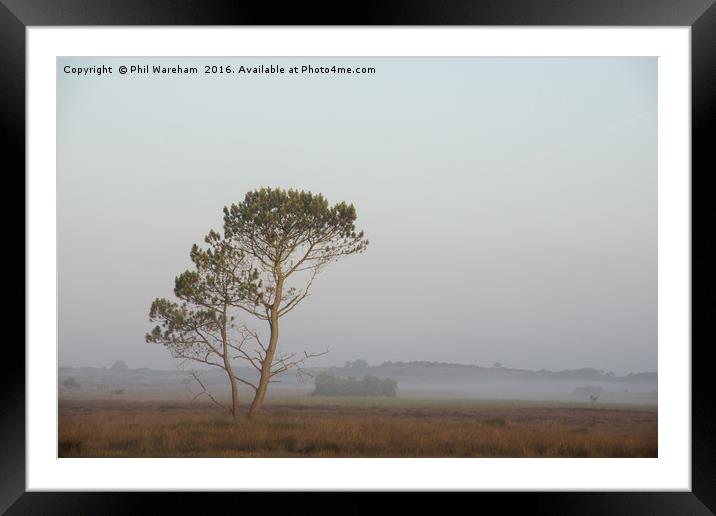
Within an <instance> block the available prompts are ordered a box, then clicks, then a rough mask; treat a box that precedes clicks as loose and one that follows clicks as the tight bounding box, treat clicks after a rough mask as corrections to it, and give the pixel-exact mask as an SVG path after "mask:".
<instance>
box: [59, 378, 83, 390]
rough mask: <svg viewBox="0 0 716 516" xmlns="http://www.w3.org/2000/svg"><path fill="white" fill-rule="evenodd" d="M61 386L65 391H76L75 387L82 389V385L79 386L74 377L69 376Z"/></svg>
mask: <svg viewBox="0 0 716 516" xmlns="http://www.w3.org/2000/svg"><path fill="white" fill-rule="evenodd" d="M62 386H63V387H65V388H67V389H76V388H77V387H82V384H80V382H78V381H77V380H76V379H75V377H74V376H70V377H69V378H65V380H64V381H63V382H62Z"/></svg>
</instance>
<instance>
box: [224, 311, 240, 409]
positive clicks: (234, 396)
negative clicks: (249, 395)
mask: <svg viewBox="0 0 716 516" xmlns="http://www.w3.org/2000/svg"><path fill="white" fill-rule="evenodd" d="M221 340H222V341H223V346H224V350H223V351H224V369H226V374H227V375H228V376H229V382H230V383H231V417H232V419H233V420H234V421H236V419H238V417H239V389H238V386H237V382H236V378H234V371H233V369H231V354H230V353H229V345H228V340H229V339H228V332H227V331H226V306H224V326H223V327H222V329H221Z"/></svg>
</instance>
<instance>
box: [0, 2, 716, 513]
mask: <svg viewBox="0 0 716 516" xmlns="http://www.w3.org/2000/svg"><path fill="white" fill-rule="evenodd" d="M713 4H714V1H713V0H600V1H594V0H539V1H537V0H488V1H484V0H483V1H468V0H463V1H459V2H458V1H456V2H445V1H442V2H441V1H440V0H399V1H390V0H383V1H364V2H355V3H353V2H349V3H346V4H343V10H337V8H336V5H337V4H336V3H328V2H322V1H318V2H314V3H312V4H304V3H299V2H294V3H291V4H287V5H282V6H280V7H279V6H277V5H276V3H274V2H271V3H269V2H265V3H263V4H259V3H256V4H248V3H238V2H234V1H231V0H204V1H201V2H200V1H191V0H125V1H118V0H94V1H92V2H87V1H86V0H0V110H1V111H2V118H1V120H2V122H1V125H0V127H1V131H2V140H0V141H2V142H3V143H4V147H5V150H4V152H3V157H4V158H5V162H6V163H8V165H7V168H5V177H6V178H9V177H10V176H14V177H20V176H21V175H22V177H24V171H25V29H26V28H27V27H32V26H83V25H98V26H117V25H158V26H162V25H239V26H245V25H338V26H341V25H463V26H467V25H512V26H524V25H530V26H560V25H561V26H587V25H602V26H689V27H691V38H692V41H691V51H692V54H691V73H692V85H691V93H692V175H691V180H692V221H693V223H692V232H693V230H695V229H696V228H697V227H700V225H701V224H703V222H702V221H704V220H707V216H708V212H707V211H706V210H707V209H709V208H707V206H708V204H707V203H706V200H705V199H701V200H700V201H698V202H697V197H699V196H705V195H709V193H708V190H707V189H704V188H702V189H699V188H698V186H699V185H700V184H701V183H702V182H703V181H704V180H702V178H704V177H707V175H708V174H709V173H711V172H712V171H713V170H714V166H713V165H714V159H713V156H714V154H715V153H714V151H713V150H712V147H713V144H712V142H711V139H710V138H709V136H710V134H712V133H713V131H710V130H709V129H713V128H714V125H716V102H715V100H716V6H714V5H713ZM21 171H22V172H21ZM694 186H695V188H694ZM22 188H23V191H24V182H23V184H22ZM5 211H7V213H6V214H5V220H6V221H14V220H16V219H17V211H16V210H13V211H9V210H8V209H7V208H6V209H5ZM709 211H713V209H709ZM15 225H16V226H19V225H18V224H15ZM8 238H10V237H9V236H8ZM711 241H712V237H706V238H704V239H703V240H701V241H700V240H697V239H693V235H692V256H693V258H692V278H693V273H694V271H699V272H700V273H703V272H705V271H708V270H709V268H710V267H709V265H710V266H711V267H712V266H713V263H714V256H713V252H711V253H710V254H708V255H707V254H705V253H704V251H712V250H713V248H714V246H713V245H710V244H709V242H711ZM697 251H699V252H698V253H697ZM25 258H27V257H26V256H25ZM14 259H15V260H19V257H17V256H14ZM25 270H26V269H25ZM709 279H710V278H709ZM710 287H712V283H711V282H710V281H707V279H706V278H705V277H704V276H701V277H700V281H699V282H693V281H692V297H698V294H699V293H706V292H707V291H710V290H712V289H711V288H710ZM695 295H696V296H695ZM706 310H708V307H707V306H706V304H705V303H703V304H700V305H695V304H694V303H692V321H693V322H692V334H693V338H692V397H693V402H692V403H693V404H692V491H690V492H656V491H653V492H609V493H607V492H550V493H544V492H532V493H519V494H517V493H501V494H498V493H469V494H465V495H461V496H471V497H474V496H478V497H480V501H479V502H478V504H479V506H480V507H482V508H485V507H487V502H488V501H489V502H490V504H492V503H496V504H499V507H500V509H501V511H505V510H506V511H507V512H508V513H509V512H511V509H515V508H524V509H525V510H529V511H530V513H532V514H543V513H544V514H570V515H571V514H581V515H590V514H632V515H634V514H650V515H659V514H665V515H666V514H669V515H671V514H713V513H714V511H716V423H715V422H714V417H713V415H714V412H715V410H714V407H716V404H715V403H713V401H712V400H711V399H709V393H710V387H711V385H710V381H711V378H710V375H711V372H710V369H711V368H712V365H711V363H710V362H709V361H708V360H707V359H706V355H707V351H708V348H709V342H708V340H710V339H708V338H698V337H697V335H698V334H697V332H695V331H694V330H697V329H699V328H700V327H701V326H703V325H705V321H706V317H707V314H708V312H707V311H706ZM5 353H6V355H5V358H6V360H7V361H6V364H12V365H13V368H14V369H7V370H6V372H5V373H4V380H5V381H4V382H3V383H4V388H3V389H1V390H0V413H1V414H2V418H1V423H0V512H3V511H6V512H5V513H6V514H13V515H14V514H113V513H118V514H120V513H121V514H132V513H145V512H149V511H151V509H150V505H149V504H148V503H147V502H148V498H151V499H152V500H156V499H157V498H158V499H159V501H160V503H161V504H162V507H163V511H162V512H169V511H171V510H175V509H178V508H181V509H184V510H187V509H191V507H192V506H193V505H194V504H197V505H198V506H203V507H204V508H206V506H205V505H204V504H205V502H202V501H198V502H197V500H196V498H195V497H194V496H190V495H189V494H188V493H181V494H180V493H162V494H160V493H154V494H148V493H119V492H112V493H96V492H95V493H77V492H73V493H59V492H45V493H39V492H25V473H26V470H25V453H26V449H25V367H24V365H25V353H24V349H22V348H20V347H19V346H11V345H7V346H6V347H5ZM199 496H201V495H199ZM203 496H204V497H205V496H211V497H212V499H211V500H212V502H211V503H212V504H214V503H216V501H218V500H226V499H227V498H229V497H243V498H242V499H241V503H246V497H247V496H248V497H249V498H255V497H256V496H257V495H256V494H247V493H239V494H217V493H211V494H208V493H207V494H204V495H203ZM302 496H304V495H303V494H298V493H294V494H282V495H281V496H279V498H278V499H276V498H275V497H276V494H273V495H272V503H281V499H282V498H283V499H284V500H286V503H289V504H291V506H293V507H294V508H299V509H300V508H301V507H302V502H300V501H297V500H296V498H299V499H300V498H301V497H302ZM350 496H351V502H350V503H349V504H346V505H345V506H346V507H347V506H350V507H351V508H352V510H353V512H366V511H368V510H372V509H371V507H372V502H369V501H366V500H365V498H363V497H360V496H357V494H351V495H350ZM289 498H290V501H289ZM410 498H411V501H412V503H414V504H416V505H423V503H424V502H423V500H424V497H423V495H422V494H420V493H416V494H414V495H412V496H411V497H410ZM344 503H345V502H344ZM471 503H473V502H471ZM311 505H312V504H311ZM303 508H307V507H306V506H305V505H303ZM308 508H313V507H310V506H309V507H308Z"/></svg>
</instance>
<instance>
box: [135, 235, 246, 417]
mask: <svg viewBox="0 0 716 516" xmlns="http://www.w3.org/2000/svg"><path fill="white" fill-rule="evenodd" d="M204 241H205V243H206V244H208V248H207V249H200V248H199V247H198V246H197V245H196V244H194V246H193V247H192V249H191V254H190V257H191V261H192V262H193V263H194V269H193V270H187V271H185V272H183V273H182V274H180V275H179V276H177V277H176V279H175V286H174V294H175V295H176V297H177V298H179V300H180V302H179V303H177V302H173V301H169V300H167V299H163V298H162V299H156V300H155V301H154V302H153V303H152V306H151V309H150V311H149V320H150V321H151V322H156V323H158V324H157V326H155V327H154V329H153V330H152V331H151V332H150V333H147V335H146V341H147V342H152V343H159V344H162V345H164V346H165V347H167V348H168V349H169V350H170V351H171V353H172V355H173V356H174V358H177V359H182V360H183V361H194V362H200V363H203V364H207V365H210V366H214V367H218V368H220V369H223V370H224V371H225V372H226V375H227V378H228V380H229V383H230V385H231V407H230V408H228V407H225V406H224V405H222V404H221V403H220V402H219V401H218V400H217V399H216V398H214V396H212V395H211V393H210V392H209V391H208V390H207V389H206V387H205V386H204V384H203V383H202V382H201V380H200V379H199V377H198V376H197V375H196V374H195V373H192V376H194V379H196V381H197V382H198V383H199V385H200V386H201V388H202V392H200V393H199V394H197V396H200V395H201V394H204V393H206V394H207V395H208V396H209V397H210V398H211V400H212V401H213V402H214V403H215V404H217V405H219V406H221V407H223V408H225V409H227V410H228V411H229V412H231V414H232V416H233V418H234V419H236V418H237V417H238V414H239V397H238V389H237V382H242V383H247V384H248V383H249V382H246V381H245V380H243V379H241V378H239V377H238V376H236V374H234V371H233V369H232V366H231V359H232V358H233V354H235V353H240V352H241V350H242V346H243V345H244V344H245V343H246V341H247V339H248V338H249V336H248V335H247V333H246V332H245V330H244V329H243V328H241V327H239V326H238V323H237V320H236V317H235V315H234V314H232V311H231V310H232V307H236V306H238V304H239V303H241V302H243V301H244V300H245V299H247V298H255V297H256V294H255V290H256V288H257V282H256V280H257V279H258V271H254V270H252V269H251V267H250V266H249V262H248V261H247V257H246V256H245V254H244V253H243V252H242V251H241V250H239V249H237V248H235V247H233V246H231V245H229V244H228V242H226V241H225V240H224V239H222V238H221V235H219V234H218V233H217V232H215V231H213V230H212V231H211V232H210V233H209V234H208V235H207V236H206V238H205V239H204ZM249 385H251V384H249Z"/></svg>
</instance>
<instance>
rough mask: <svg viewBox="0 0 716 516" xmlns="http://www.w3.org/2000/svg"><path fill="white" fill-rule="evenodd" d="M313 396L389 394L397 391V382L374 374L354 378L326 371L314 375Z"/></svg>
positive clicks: (393, 395) (393, 394)
mask: <svg viewBox="0 0 716 516" xmlns="http://www.w3.org/2000/svg"><path fill="white" fill-rule="evenodd" d="M315 387H316V388H315V390H314V391H313V395H314V396H391V397H395V396H396V394H397V391H398V382H396V381H395V380H391V379H390V378H386V379H384V380H381V379H380V378H377V377H375V376H365V377H364V378H363V379H362V380H356V379H355V378H353V377H352V376H349V377H348V378H342V377H340V376H334V375H332V374H328V373H321V374H319V375H318V376H316V380H315Z"/></svg>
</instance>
